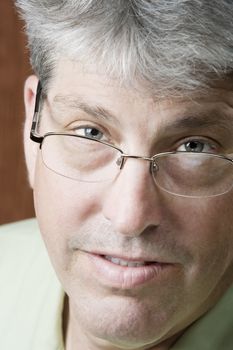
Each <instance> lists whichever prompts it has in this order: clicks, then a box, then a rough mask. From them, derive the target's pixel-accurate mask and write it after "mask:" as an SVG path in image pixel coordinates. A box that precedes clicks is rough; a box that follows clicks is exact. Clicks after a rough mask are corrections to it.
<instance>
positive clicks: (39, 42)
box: [16, 0, 233, 96]
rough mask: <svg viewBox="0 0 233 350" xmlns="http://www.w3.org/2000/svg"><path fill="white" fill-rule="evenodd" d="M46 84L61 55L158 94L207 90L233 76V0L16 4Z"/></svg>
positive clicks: (37, 0)
mask: <svg viewBox="0 0 233 350" xmlns="http://www.w3.org/2000/svg"><path fill="white" fill-rule="evenodd" d="M16 6H17V7H18V9H19V11H20V13H21V16H22V17H23V19H24V20H25V22H26V32H27V35H28V42H29V49H30V53H31V63H32V67H33V69H34V71H35V72H36V74H37V75H38V76H39V78H40V80H41V81H42V84H43V85H44V86H47V85H48V82H49V80H50V78H51V77H52V74H53V71H54V69H55V68H56V64H57V62H58V60H59V58H61V57H66V58H70V59H72V60H79V61H81V62H85V63H86V64H90V65H92V64H95V65H97V66H98V67H99V69H100V71H102V72H104V74H107V75H109V76H112V77H114V78H117V79H119V81H120V82H122V83H123V84H126V85H128V84H130V85H131V84H135V83H136V82H143V83H145V84H146V85H147V86H148V87H150V88H151V89H153V90H154V91H156V93H157V95H160V96H164V95H166V94H170V95H171V94H173V95H179V94H184V93H190V92H192V91H194V90H196V89H199V90H200V89H203V91H204V90H205V89H206V88H207V87H208V86H211V84H213V83H214V82H215V81H216V80H219V79H224V78H226V76H227V77H228V76H231V74H232V72H233V1H232V0H221V1H220V0H60V1H56V0H16Z"/></svg>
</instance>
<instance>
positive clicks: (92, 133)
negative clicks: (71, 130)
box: [85, 128, 102, 139]
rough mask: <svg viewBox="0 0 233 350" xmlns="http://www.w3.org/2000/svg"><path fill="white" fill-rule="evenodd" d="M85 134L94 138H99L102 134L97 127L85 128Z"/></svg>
mask: <svg viewBox="0 0 233 350" xmlns="http://www.w3.org/2000/svg"><path fill="white" fill-rule="evenodd" d="M85 134H86V136H88V137H93V138H96V139H99V138H101V136H102V135H101V132H100V131H99V130H98V129H95V128H87V129H86V132H85Z"/></svg>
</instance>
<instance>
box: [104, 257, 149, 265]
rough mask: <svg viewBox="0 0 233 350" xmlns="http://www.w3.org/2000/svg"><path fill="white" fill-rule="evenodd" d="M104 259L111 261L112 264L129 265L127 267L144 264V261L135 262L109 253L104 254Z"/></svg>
mask: <svg viewBox="0 0 233 350" xmlns="http://www.w3.org/2000/svg"><path fill="white" fill-rule="evenodd" d="M105 259H106V260H108V261H111V262H112V263H113V264H117V265H121V266H129V267H139V266H145V263H144V262H136V261H134V262H133V261H127V260H123V259H119V258H114V257H112V256H109V255H105Z"/></svg>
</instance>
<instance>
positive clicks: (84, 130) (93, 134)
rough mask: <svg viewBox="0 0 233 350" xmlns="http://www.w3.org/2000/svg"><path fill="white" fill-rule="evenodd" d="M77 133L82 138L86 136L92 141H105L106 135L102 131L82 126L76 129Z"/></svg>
mask: <svg viewBox="0 0 233 350" xmlns="http://www.w3.org/2000/svg"><path fill="white" fill-rule="evenodd" d="M75 133H76V134H77V135H80V136H85V137H88V138H90V139H94V140H100V141H103V139H104V134H103V132H102V131H100V130H99V129H97V128H95V127H91V126H82V127H79V128H76V129H75Z"/></svg>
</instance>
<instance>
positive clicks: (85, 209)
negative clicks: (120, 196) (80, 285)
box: [34, 157, 101, 266]
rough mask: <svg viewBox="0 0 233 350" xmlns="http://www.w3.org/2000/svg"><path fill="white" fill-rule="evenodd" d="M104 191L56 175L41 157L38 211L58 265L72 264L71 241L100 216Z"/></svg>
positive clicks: (36, 197)
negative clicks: (68, 244) (88, 222)
mask: <svg viewBox="0 0 233 350" xmlns="http://www.w3.org/2000/svg"><path fill="white" fill-rule="evenodd" d="M100 192H101V191H100V188H99V186H98V187H97V186H96V184H87V183H84V182H78V181H73V180H70V179H67V178H65V177H62V176H60V175H57V174H55V173H53V172H52V171H50V170H49V169H47V168H46V167H45V166H44V165H43V164H42V161H41V159H40V157H39V158H38V161H37V168H36V176H35V185H34V203H35V211H36V216H37V218H38V222H39V226H40V231H41V233H42V236H43V239H44V241H45V244H46V247H47V249H48V252H49V255H50V257H51V260H52V261H53V262H54V265H63V266H66V264H68V260H69V250H68V248H67V241H68V240H69V238H70V237H72V236H74V235H75V234H77V233H79V232H80V231H81V230H82V225H84V224H85V223H86V222H87V221H89V220H90V221H91V220H93V218H94V217H96V216H97V215H98V213H99V211H100V206H101V201H100V198H101V196H100ZM64 264H65V265H64Z"/></svg>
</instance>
